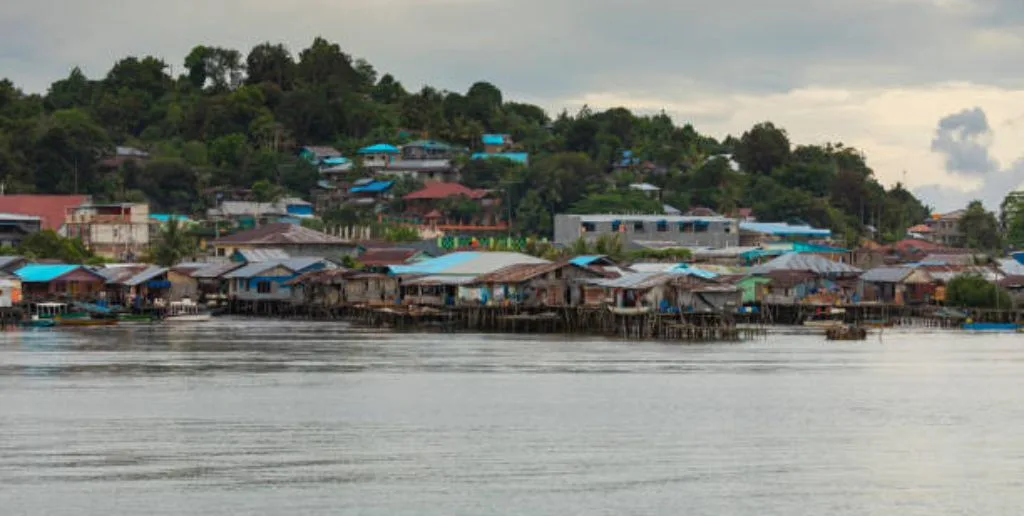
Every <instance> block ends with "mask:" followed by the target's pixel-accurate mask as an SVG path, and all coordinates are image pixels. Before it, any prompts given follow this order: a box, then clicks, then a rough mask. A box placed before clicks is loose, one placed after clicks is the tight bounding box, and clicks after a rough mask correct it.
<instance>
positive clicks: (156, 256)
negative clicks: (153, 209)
mask: <svg viewBox="0 0 1024 516" xmlns="http://www.w3.org/2000/svg"><path fill="white" fill-rule="evenodd" d="M195 254H196V240H195V238H193V237H192V236H191V235H189V234H188V233H187V232H186V231H185V227H184V224H182V223H181V221H180V220H179V219H178V218H177V217H176V216H174V215H171V218H170V219H169V220H168V221H167V223H166V224H164V225H163V227H161V228H160V233H159V235H158V239H157V241H156V243H155V244H154V245H153V260H154V261H155V262H156V263H157V265H160V266H162V267H170V266H172V265H174V264H176V263H178V262H180V261H181V260H182V259H183V258H187V257H190V256H194V255H195Z"/></svg>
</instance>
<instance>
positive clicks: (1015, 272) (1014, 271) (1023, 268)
mask: <svg viewBox="0 0 1024 516" xmlns="http://www.w3.org/2000/svg"><path fill="white" fill-rule="evenodd" d="M998 263H999V270H1000V271H1002V272H1003V274H1005V275H1007V276H1024V264H1021V263H1020V262H1018V261H1017V260H1015V259H1013V258H1003V259H1001V260H999V261H998ZM0 268H3V265H2V264H0Z"/></svg>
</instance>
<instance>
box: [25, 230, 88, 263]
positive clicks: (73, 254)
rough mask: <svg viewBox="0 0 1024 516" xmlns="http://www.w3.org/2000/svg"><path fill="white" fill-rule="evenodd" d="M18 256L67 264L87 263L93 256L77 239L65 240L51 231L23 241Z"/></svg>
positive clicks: (31, 236) (42, 232)
mask: <svg viewBox="0 0 1024 516" xmlns="http://www.w3.org/2000/svg"><path fill="white" fill-rule="evenodd" d="M16 254H19V255H22V256H25V257H26V258H30V259H36V260H43V259H51V260H60V261H62V262H65V263H86V262H87V261H88V260H90V259H91V258H93V254H92V253H91V252H89V250H88V249H86V248H85V245H83V244H82V241H81V240H79V239H77V238H64V237H62V236H60V235H58V234H57V232H55V231H53V230H51V229H44V230H43V231H40V232H38V233H32V234H31V235H28V236H27V237H25V239H24V240H22V241H21V245H19V246H18V252H17V253H16Z"/></svg>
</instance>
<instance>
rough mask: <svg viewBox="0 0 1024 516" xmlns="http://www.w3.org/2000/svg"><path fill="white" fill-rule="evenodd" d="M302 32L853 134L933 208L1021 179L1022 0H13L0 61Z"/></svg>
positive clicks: (176, 53)
mask: <svg viewBox="0 0 1024 516" xmlns="http://www.w3.org/2000/svg"><path fill="white" fill-rule="evenodd" d="M316 35H322V36H324V37H326V38H327V39H329V40H332V41H336V42H338V43H340V44H341V46H342V47H343V48H344V49H345V51H346V52H348V53H350V54H352V55H354V56H357V57H364V58H366V59H367V60H369V61H370V62H371V63H373V64H374V65H375V66H376V67H377V68H378V70H380V71H382V72H390V73H392V74H394V75H395V76H396V77H397V78H398V79H399V80H401V81H402V82H403V83H404V84H405V85H406V87H408V88H410V89H418V87H419V86H420V85H422V84H424V83H428V84H431V85H435V86H438V87H442V88H446V89H451V90H458V91H464V90H465V89H466V88H467V87H468V86H469V84H471V83H472V82H474V81H476V80H488V81H491V82H493V83H494V84H495V85H497V86H498V87H499V88H501V89H502V91H503V92H504V93H505V96H506V98H508V99H520V100H526V101H531V102H536V103H538V104H541V105H543V106H544V107H546V108H547V109H548V110H549V111H550V112H557V111H558V110H560V109H561V108H563V107H567V108H570V109H575V108H578V107H579V106H580V105H582V104H583V103H587V104H589V105H591V106H592V107H597V108H604V107H611V106H617V105H623V106H626V107H629V108H632V109H634V110H637V111H643V112H650V111H658V110H662V109H664V110H665V111H666V112H668V113H669V114H671V115H672V116H673V117H674V118H675V119H676V121H677V122H678V123H685V122H690V123H693V124H694V126H696V127H697V128H698V129H699V130H700V131H702V132H705V133H708V134H711V135H713V136H716V137H722V136H724V135H726V134H729V133H732V134H739V133H741V132H742V131H743V130H744V129H746V128H748V127H750V126H751V125H753V124H754V123H756V122H759V121H763V120H772V121H774V122H775V123H776V124H777V125H781V126H783V127H785V128H786V129H787V130H788V131H789V133H790V136H791V138H792V139H793V140H794V141H795V142H810V143H819V142H825V141H841V142H843V143H846V144H848V145H853V146H856V147H859V148H861V149H863V150H864V151H865V153H866V154H867V156H868V160H869V164H870V165H871V166H872V167H873V168H874V169H875V171H876V173H877V175H878V176H879V178H880V179H881V180H882V182H883V183H885V184H887V185H891V184H893V183H895V182H896V181H900V180H903V179H905V181H906V183H907V184H909V185H910V186H911V187H913V188H914V189H915V190H916V191H918V192H919V193H920V194H921V195H923V196H925V200H926V201H927V202H928V203H930V204H932V205H933V206H936V207H937V208H939V209H944V210H945V209H952V208H955V207H958V205H960V204H962V203H964V202H966V201H967V200H969V199H970V198H972V197H982V198H983V199H984V200H985V201H986V204H988V205H990V207H991V208H996V207H997V205H998V203H999V201H1000V200H1001V198H1002V195H1003V194H1004V193H1005V191H1006V190H1007V189H1011V188H1016V187H1017V186H1019V184H1020V183H1021V182H1022V181H1024V166H1022V165H1020V164H1017V163H1016V161H1017V159H1018V158H1020V157H1022V156H1024V149H1022V147H1021V146H1020V145H1019V142H1022V141H1024V138H1022V136H1024V71H1022V70H1024V67H1022V66H1021V65H1022V64H1024V2H1022V1H1021V0H772V1H770V2H769V1H766V0H715V1H713V2H707V1H704V0H700V1H697V0H629V1H626V0H587V1H580V0H516V1H508V0H502V1H499V0H291V1H290V2H280V1H270V0H214V1H210V0H202V1H200V0H176V1H174V2H166V1H161V2H156V1H153V0H136V1H135V2H125V1H123V0H91V1H83V0H34V1H32V2H29V1H27V0H10V1H6V2H2V3H0V75H5V76H7V77H9V78H11V79H12V80H14V81H15V82H16V83H18V84H19V85H20V86H21V87H22V88H24V89H26V90H28V91H44V90H45V89H46V87H47V85H48V84H49V83H50V82H52V81H53V80H55V79H57V78H60V77H63V76H66V74H67V71H68V69H69V68H70V67H72V66H75V65H78V66H81V67H82V68H83V69H84V70H85V71H86V73H87V74H88V75H90V76H93V77H99V76H102V74H104V73H105V72H106V70H107V69H108V68H109V67H110V65H111V64H112V62H113V61H114V60H115V59H117V58H120V57H123V56H125V55H128V54H135V55H142V54H153V55H157V56H160V57H162V58H164V59H165V60H166V61H167V62H168V63H171V64H173V65H174V67H175V70H174V71H175V73H176V74H177V73H180V71H181V70H180V69H181V62H182V60H183V59H184V56H185V55H186V54H187V53H188V51H189V49H190V48H191V47H192V46H194V45H196V44H200V43H202V44H208V45H219V46H227V47H232V48H238V49H240V50H242V51H243V53H245V52H247V51H248V49H249V48H250V47H251V46H252V45H254V44H256V43H258V42H261V41H267V40H270V41H274V42H284V43H286V44H287V45H288V46H289V47H290V48H291V49H292V50H293V51H294V52H295V53H297V52H298V50H300V49H302V48H304V47H305V46H308V45H309V43H310V42H311V41H312V40H313V38H314V37H315V36H316ZM940 121H942V122H941V123H940ZM982 122H983V125H979V124H981V123H982ZM972 124H973V125H972Z"/></svg>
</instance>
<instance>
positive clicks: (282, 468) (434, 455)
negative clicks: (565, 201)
mask: <svg viewBox="0 0 1024 516" xmlns="http://www.w3.org/2000/svg"><path fill="white" fill-rule="evenodd" d="M1022 401H1024V335H1021V336H1018V335H1013V334H1006V335H970V334H963V333H955V332H939V331H935V332H916V333H915V332H909V331H888V330H887V331H886V332H885V334H884V335H883V336H882V337H881V338H879V337H878V336H877V335H872V336H871V337H869V340H868V341H865V342H826V341H825V340H824V338H823V337H821V336H817V335H807V334H798V333H795V332H789V333H787V332H774V333H772V334H771V335H769V336H768V337H767V338H762V339H758V340H756V341H751V342H746V343H741V344H710V345H680V344H666V343H658V342H626V341H618V340H601V339H593V338H589V337H588V338H578V339H567V338H564V337H537V336H529V337H527V336H517V335H503V336H496V335H455V336H453V335H445V334H408V333H407V334H398V333H387V332H377V331H369V330H357V329H353V328H350V327H348V326H347V325H344V324H332V323H309V322H294V321H288V322H276V321H265V320H256V321H254V320H243V319H219V320H215V321H213V322H210V323H206V324H197V325H194V326H154V327H145V326H138V327H127V326H125V327H114V328H83V329H77V330H52V329H51V330H33V331H9V332H4V333H2V334H0V514H3V515H5V516H12V515H40V514H45V515H65V514H67V515H75V516H91V515H97V516H100V515H102V516H110V515H122V514H123V515H147V516H155V515H165V514H203V515H228V514H231V515H235V514H304V515H305V514H317V515H319V514H324V515H327V514H332V515H333V514H360V515H364V514H365V515H438V516H440V515H444V516H451V515H483V514H523V515H570V514H586V515H592V514H610V515H612V514H613V515H623V514H664V515H678V514H687V515H726V514H728V515H787V516H792V515H816V516H817V515H822V514H831V515H836V514H899V515H936V514H986V515H997V514H1019V513H1020V507H1022V506H1024V489H1022V483H1024V434H1022V430H1024V403H1022Z"/></svg>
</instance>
